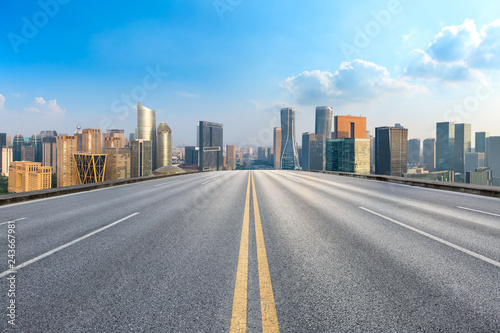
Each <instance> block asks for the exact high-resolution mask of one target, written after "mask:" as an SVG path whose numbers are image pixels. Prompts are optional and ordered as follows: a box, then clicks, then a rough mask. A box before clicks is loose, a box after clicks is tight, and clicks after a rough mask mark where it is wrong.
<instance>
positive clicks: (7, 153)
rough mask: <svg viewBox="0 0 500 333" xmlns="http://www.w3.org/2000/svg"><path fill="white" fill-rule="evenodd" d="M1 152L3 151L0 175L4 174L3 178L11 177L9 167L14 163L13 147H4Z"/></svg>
mask: <svg viewBox="0 0 500 333" xmlns="http://www.w3.org/2000/svg"><path fill="white" fill-rule="evenodd" d="M1 150H2V169H1V170H0V173H1V174H2V176H7V177H9V167H10V163H11V162H12V147H9V146H3V147H1Z"/></svg>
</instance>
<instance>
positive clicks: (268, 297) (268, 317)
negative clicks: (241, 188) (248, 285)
mask: <svg viewBox="0 0 500 333" xmlns="http://www.w3.org/2000/svg"><path fill="white" fill-rule="evenodd" d="M251 175H252V194H253V210H254V219H255V238H256V239H257V261H258V266H259V287H260V311H261V315H262V332H264V333H267V332H279V331H280V329H279V326H278V316H277V315H276V305H275V303H274V296H273V286H272V284H271V274H270V273H269V264H268V262H267V254H266V244H265V243H264V233H263V232H262V222H261V220H260V211H259V203H258V202H257V193H256V192H255V182H254V179H253V173H252V172H251Z"/></svg>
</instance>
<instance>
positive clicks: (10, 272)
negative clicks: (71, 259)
mask: <svg viewBox="0 0 500 333" xmlns="http://www.w3.org/2000/svg"><path fill="white" fill-rule="evenodd" d="M138 214H139V213H133V214H130V215H129V216H126V217H124V218H122V219H119V220H118V221H116V222H113V223H111V224H108V225H106V226H104V227H102V228H99V229H97V230H95V231H92V232H91V233H89V234H86V235H85V236H82V237H80V238H77V239H75V240H73V241H71V242H69V243H66V244H64V245H61V246H59V247H57V248H55V249H53V250H51V251H49V252H45V253H44V254H42V255H39V256H38V257H35V258H33V259H31V260H28V261H26V262H24V263H22V264H20V265H17V266H16V267H14V269H10V270H8V271H5V272H3V273H1V274H0V278H2V277H4V276H7V275H9V274H13V273H16V272H17V271H18V270H20V269H21V268H24V267H26V266H29V265H31V264H33V263H35V262H37V261H39V260H41V259H43V258H46V257H48V256H50V255H52V254H54V253H56V252H59V251H61V250H63V249H65V248H67V247H68V246H71V245H73V244H76V243H78V242H79V241H82V240H84V239H85V238H89V237H90V236H93V235H95V234H97V233H100V232H101V231H104V230H106V229H108V228H111V227H112V226H114V225H116V224H118V223H121V222H123V221H125V220H128V219H129V218H131V217H134V216H136V215H138Z"/></svg>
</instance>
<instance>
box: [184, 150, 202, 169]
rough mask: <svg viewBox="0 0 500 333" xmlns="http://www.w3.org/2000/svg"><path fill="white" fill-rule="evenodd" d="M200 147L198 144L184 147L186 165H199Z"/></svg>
mask: <svg viewBox="0 0 500 333" xmlns="http://www.w3.org/2000/svg"><path fill="white" fill-rule="evenodd" d="M199 155H200V148H199V147H196V146H185V147H184V164H185V165H186V166H198V158H199Z"/></svg>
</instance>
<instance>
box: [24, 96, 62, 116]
mask: <svg viewBox="0 0 500 333" xmlns="http://www.w3.org/2000/svg"><path fill="white" fill-rule="evenodd" d="M24 111H27V112H34V113H41V114H45V115H47V116H49V117H51V118H59V117H62V116H64V115H65V113H66V110H65V109H63V108H61V107H60V106H59V105H57V100H56V99H52V100H49V101H48V102H47V101H45V99H44V98H43V97H35V100H34V101H33V103H32V105H31V106H29V107H25V108H24Z"/></svg>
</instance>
